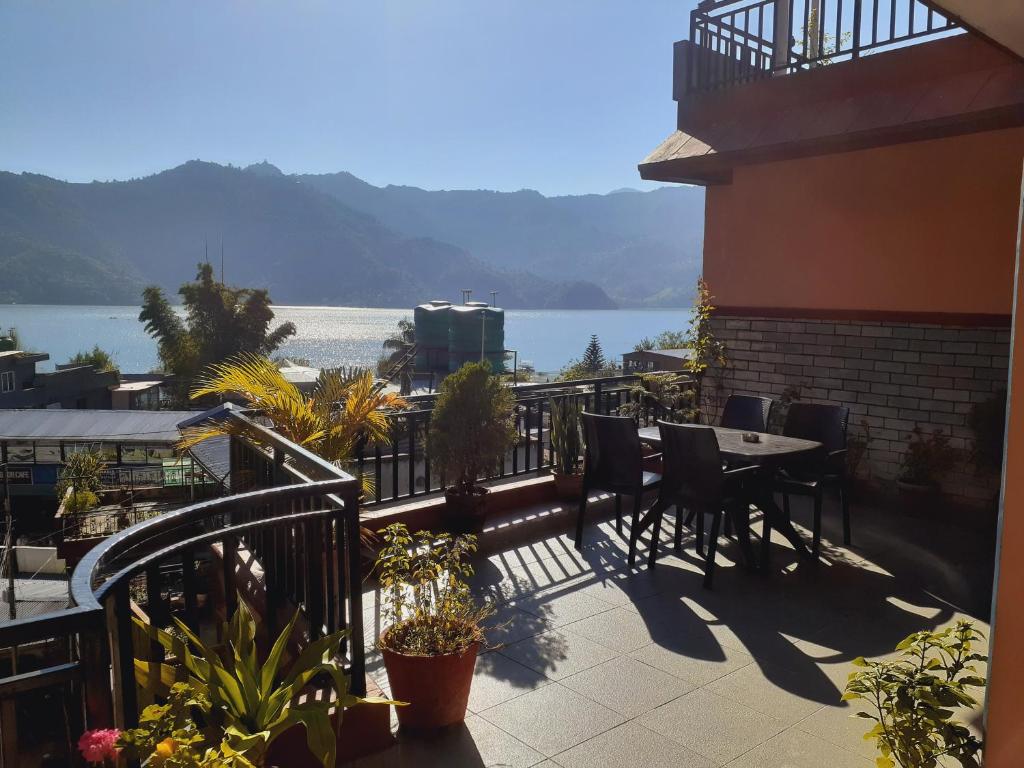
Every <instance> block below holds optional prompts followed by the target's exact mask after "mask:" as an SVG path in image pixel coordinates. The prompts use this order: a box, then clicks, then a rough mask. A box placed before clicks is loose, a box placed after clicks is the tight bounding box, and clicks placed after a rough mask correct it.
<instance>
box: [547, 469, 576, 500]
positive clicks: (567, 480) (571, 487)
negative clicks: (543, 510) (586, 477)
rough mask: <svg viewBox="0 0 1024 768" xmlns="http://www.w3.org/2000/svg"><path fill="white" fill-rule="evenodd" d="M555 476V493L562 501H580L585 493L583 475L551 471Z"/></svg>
mask: <svg viewBox="0 0 1024 768" xmlns="http://www.w3.org/2000/svg"><path fill="white" fill-rule="evenodd" d="M551 474H552V476H553V477H554V478H555V495H556V496H558V498H559V499H560V500H562V501H579V498H580V496H582V495H583V475H582V474H572V475H565V474H562V473H561V472H556V471H555V470H552V471H551Z"/></svg>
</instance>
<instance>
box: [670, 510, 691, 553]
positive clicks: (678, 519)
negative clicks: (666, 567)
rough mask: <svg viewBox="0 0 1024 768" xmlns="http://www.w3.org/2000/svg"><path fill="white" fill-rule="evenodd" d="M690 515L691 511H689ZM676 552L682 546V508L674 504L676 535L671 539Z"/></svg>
mask: <svg viewBox="0 0 1024 768" xmlns="http://www.w3.org/2000/svg"><path fill="white" fill-rule="evenodd" d="M690 515H691V516H692V515H693V512H692V511H690ZM673 544H674V546H675V549H676V552H678V551H679V550H680V549H682V548H683V508H682V507H680V506H679V505H678V504H676V535H675V540H674V541H673Z"/></svg>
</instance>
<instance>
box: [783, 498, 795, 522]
mask: <svg viewBox="0 0 1024 768" xmlns="http://www.w3.org/2000/svg"><path fill="white" fill-rule="evenodd" d="M782 512H783V514H784V515H785V516H786V519H787V520H792V519H793V516H792V515H790V514H789V494H788V493H785V492H783V494H782Z"/></svg>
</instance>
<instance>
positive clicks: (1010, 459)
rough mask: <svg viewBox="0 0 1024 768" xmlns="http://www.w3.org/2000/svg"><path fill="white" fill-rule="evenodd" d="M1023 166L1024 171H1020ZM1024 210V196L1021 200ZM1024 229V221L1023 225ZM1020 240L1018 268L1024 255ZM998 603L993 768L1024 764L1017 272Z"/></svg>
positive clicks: (1022, 280)
mask: <svg viewBox="0 0 1024 768" xmlns="http://www.w3.org/2000/svg"><path fill="white" fill-rule="evenodd" d="M1018 167H1019V166H1018ZM1021 207H1022V210H1024V195H1022V199H1021ZM1020 227H1021V229H1022V230H1024V219H1022V220H1021V221H1020ZM1019 251H1020V240H1018V265H1019V263H1020V259H1021V254H1020V253H1019ZM1017 272H1018V274H1017V281H1018V282H1017V295H1016V307H1015V309H1014V316H1013V348H1012V351H1011V354H1012V358H1011V368H1010V400H1009V412H1008V422H1007V443H1006V459H1005V467H1004V470H1003V499H1002V502H1003V503H1002V509H1001V513H1000V525H1001V536H1000V539H999V559H998V565H997V572H996V579H997V581H996V599H995V605H994V608H993V612H992V636H991V637H990V642H991V648H990V654H991V664H990V666H989V687H988V702H987V704H988V709H987V712H988V714H987V726H988V731H987V734H986V736H987V740H986V744H985V765H986V766H987V768H1018V766H1020V765H1021V764H1022V762H1024V693H1022V692H1024V654H1022V653H1021V647H1022V643H1024V557H1022V556H1021V553H1022V552H1024V274H1022V273H1021V268H1020V266H1018V269H1017Z"/></svg>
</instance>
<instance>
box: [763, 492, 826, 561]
mask: <svg viewBox="0 0 1024 768" xmlns="http://www.w3.org/2000/svg"><path fill="white" fill-rule="evenodd" d="M769 482H770V481H762V482H761V483H759V484H758V485H759V487H758V489H757V495H756V496H755V500H754V504H755V505H756V506H757V508H758V509H760V510H761V512H762V513H763V514H764V534H763V535H762V538H761V567H762V568H765V569H767V568H768V565H769V552H770V542H771V531H773V530H775V531H778V532H779V533H781V534H782V535H783V536H785V537H786V540H787V541H788V542H789V543H790V544H792V545H793V549H795V550H796V553H797V554H798V555H799V556H800V557H802V558H811V557H812V555H811V551H810V550H809V549H808V548H807V545H806V544H805V543H804V540H803V538H802V537H801V536H800V534H799V533H798V532H797V530H796V528H794V527H793V523H792V522H791V521H790V519H789V518H788V517H787V516H786V514H785V512H783V511H782V510H781V509H779V505H778V504H776V503H775V496H774V494H773V493H772V489H771V485H770V484H769Z"/></svg>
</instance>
